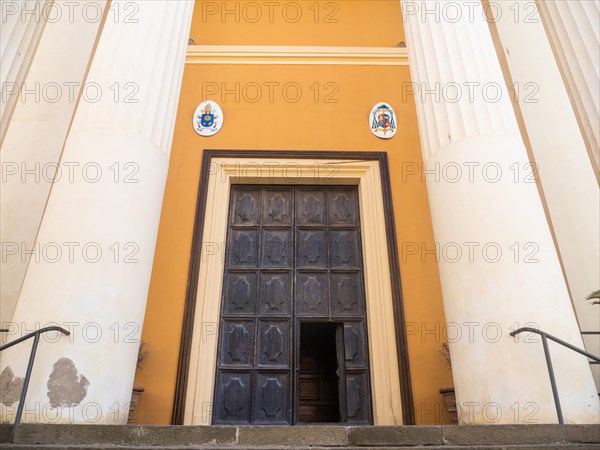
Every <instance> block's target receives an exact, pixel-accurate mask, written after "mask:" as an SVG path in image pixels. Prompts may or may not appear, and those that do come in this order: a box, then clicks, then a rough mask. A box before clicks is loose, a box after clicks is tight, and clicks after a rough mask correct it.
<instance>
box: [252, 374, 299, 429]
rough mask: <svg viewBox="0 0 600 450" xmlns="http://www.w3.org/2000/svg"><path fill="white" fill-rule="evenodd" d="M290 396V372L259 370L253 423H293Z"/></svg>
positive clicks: (255, 383) (255, 390) (255, 387)
mask: <svg viewBox="0 0 600 450" xmlns="http://www.w3.org/2000/svg"><path fill="white" fill-rule="evenodd" d="M289 397H290V375H289V372H281V373H278V372H271V371H269V372H267V371H265V372H263V371H260V372H257V373H256V380H255V382H254V402H253V404H254V414H253V416H254V417H253V423H256V424H282V425H283V424H285V425H291V420H290V419H291V418H290V412H291V408H290V398H289Z"/></svg>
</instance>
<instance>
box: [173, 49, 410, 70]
mask: <svg viewBox="0 0 600 450" xmlns="http://www.w3.org/2000/svg"><path fill="white" fill-rule="evenodd" d="M185 62H186V64H287V65H302V64H304V65H359V66H408V50H407V49H406V48H400V47H319V46H308V47H306V46H254V45H188V47H187V54H186V60H185Z"/></svg>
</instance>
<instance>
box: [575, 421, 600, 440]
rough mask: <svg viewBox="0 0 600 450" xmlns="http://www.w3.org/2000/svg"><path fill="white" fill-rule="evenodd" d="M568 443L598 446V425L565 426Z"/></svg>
mask: <svg viewBox="0 0 600 450" xmlns="http://www.w3.org/2000/svg"><path fill="white" fill-rule="evenodd" d="M567 434H568V435H569V442H575V443H582V444H600V425H567Z"/></svg>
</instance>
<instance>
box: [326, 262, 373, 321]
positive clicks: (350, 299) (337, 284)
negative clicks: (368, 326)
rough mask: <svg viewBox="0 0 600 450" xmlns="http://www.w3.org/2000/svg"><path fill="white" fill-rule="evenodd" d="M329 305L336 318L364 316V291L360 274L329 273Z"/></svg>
mask: <svg viewBox="0 0 600 450" xmlns="http://www.w3.org/2000/svg"><path fill="white" fill-rule="evenodd" d="M330 277H331V304H332V308H333V314H334V315H336V316H359V317H360V316H364V315H365V305H364V291H363V286H362V274H361V273H360V272H333V271H332V272H331V275H330Z"/></svg>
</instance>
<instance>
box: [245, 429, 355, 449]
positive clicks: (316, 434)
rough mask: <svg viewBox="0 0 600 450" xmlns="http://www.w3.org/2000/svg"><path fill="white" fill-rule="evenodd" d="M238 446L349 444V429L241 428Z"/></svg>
mask: <svg viewBox="0 0 600 450" xmlns="http://www.w3.org/2000/svg"><path fill="white" fill-rule="evenodd" d="M238 430H239V435H238V444H239V445H240V446H241V447H244V446H249V445H255V446H258V445H288V446H289V445H311V446H313V445H324V446H327V445H329V446H345V445H347V444H348V428H347V427H343V426H339V427H336V426H322V427H320V426H297V427H277V426H260V427H239V428H238Z"/></svg>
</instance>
